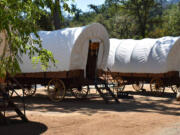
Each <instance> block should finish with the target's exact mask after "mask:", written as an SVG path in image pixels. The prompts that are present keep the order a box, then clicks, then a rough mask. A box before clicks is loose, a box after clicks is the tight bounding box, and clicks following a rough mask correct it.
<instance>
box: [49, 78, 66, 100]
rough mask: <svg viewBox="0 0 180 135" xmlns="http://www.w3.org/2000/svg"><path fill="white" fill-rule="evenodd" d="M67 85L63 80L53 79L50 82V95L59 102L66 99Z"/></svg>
mask: <svg viewBox="0 0 180 135" xmlns="http://www.w3.org/2000/svg"><path fill="white" fill-rule="evenodd" d="M65 93H66V87H65V84H64V82H63V81H62V80H59V79H52V80H50V81H49V83H48V97H49V98H50V99H51V100H52V101H54V102H59V101H62V100H63V99H64V96H65Z"/></svg>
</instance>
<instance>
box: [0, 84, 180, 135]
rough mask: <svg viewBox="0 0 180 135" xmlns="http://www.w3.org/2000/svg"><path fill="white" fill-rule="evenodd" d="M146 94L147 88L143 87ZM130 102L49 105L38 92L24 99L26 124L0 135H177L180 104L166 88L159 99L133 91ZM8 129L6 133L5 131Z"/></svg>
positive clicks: (72, 101)
mask: <svg viewBox="0 0 180 135" xmlns="http://www.w3.org/2000/svg"><path fill="white" fill-rule="evenodd" d="M145 89H146V90H149V85H145ZM125 91H130V92H131V93H132V94H133V96H134V99H120V101H121V102H120V104H116V103H114V102H113V103H110V104H105V103H104V101H103V100H102V99H101V98H93V99H91V100H80V101H79V100H76V99H74V98H72V97H68V98H66V99H65V100H64V101H63V102H60V103H53V102H52V101H50V100H48V98H47V96H46V92H45V91H43V90H38V91H37V94H36V95H35V96H34V97H30V98H27V99H26V103H27V117H28V119H29V120H30V122H29V123H17V124H12V125H10V126H7V127H6V126H1V127H0V131H1V134H2V133H3V134H11V133H13V134H26V135H29V134H30V135H31V134H40V133H42V134H48V135H54V134H61V135H99V134H103V135H111V134H113V135H120V134H121V135H129V134H133V135H151V134H153V135H178V133H179V132H180V106H179V105H180V103H179V102H177V101H176V100H175V95H173V93H172V92H171V91H169V90H168V89H167V88H166V92H167V93H166V94H165V95H164V96H163V97H154V96H151V95H149V96H147V95H146V96H145V95H143V94H142V93H141V94H140V93H137V92H135V91H133V88H132V87H131V86H130V85H129V86H126V88H125ZM7 129H8V130H7Z"/></svg>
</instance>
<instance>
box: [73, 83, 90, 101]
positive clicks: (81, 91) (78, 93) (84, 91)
mask: <svg viewBox="0 0 180 135" xmlns="http://www.w3.org/2000/svg"><path fill="white" fill-rule="evenodd" d="M71 92H72V95H73V96H74V97H75V98H77V99H83V98H87V95H88V93H89V86H81V87H79V88H72V90H71Z"/></svg>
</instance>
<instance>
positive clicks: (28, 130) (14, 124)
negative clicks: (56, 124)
mask: <svg viewBox="0 0 180 135" xmlns="http://www.w3.org/2000/svg"><path fill="white" fill-rule="evenodd" d="M45 131H47V126H46V125H44V124H42V123H39V122H33V121H29V122H22V121H20V120H13V121H11V124H9V125H0V134H1V135H39V134H42V133H44V132H45Z"/></svg>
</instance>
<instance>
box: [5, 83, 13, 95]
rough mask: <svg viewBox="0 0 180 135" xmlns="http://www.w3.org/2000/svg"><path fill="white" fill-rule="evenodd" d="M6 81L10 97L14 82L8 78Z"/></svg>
mask: <svg viewBox="0 0 180 135" xmlns="http://www.w3.org/2000/svg"><path fill="white" fill-rule="evenodd" d="M6 83H7V86H8V87H9V88H8V95H9V96H10V97H12V96H13V94H14V84H13V83H12V82H11V81H10V80H8V81H7V82H6Z"/></svg>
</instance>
